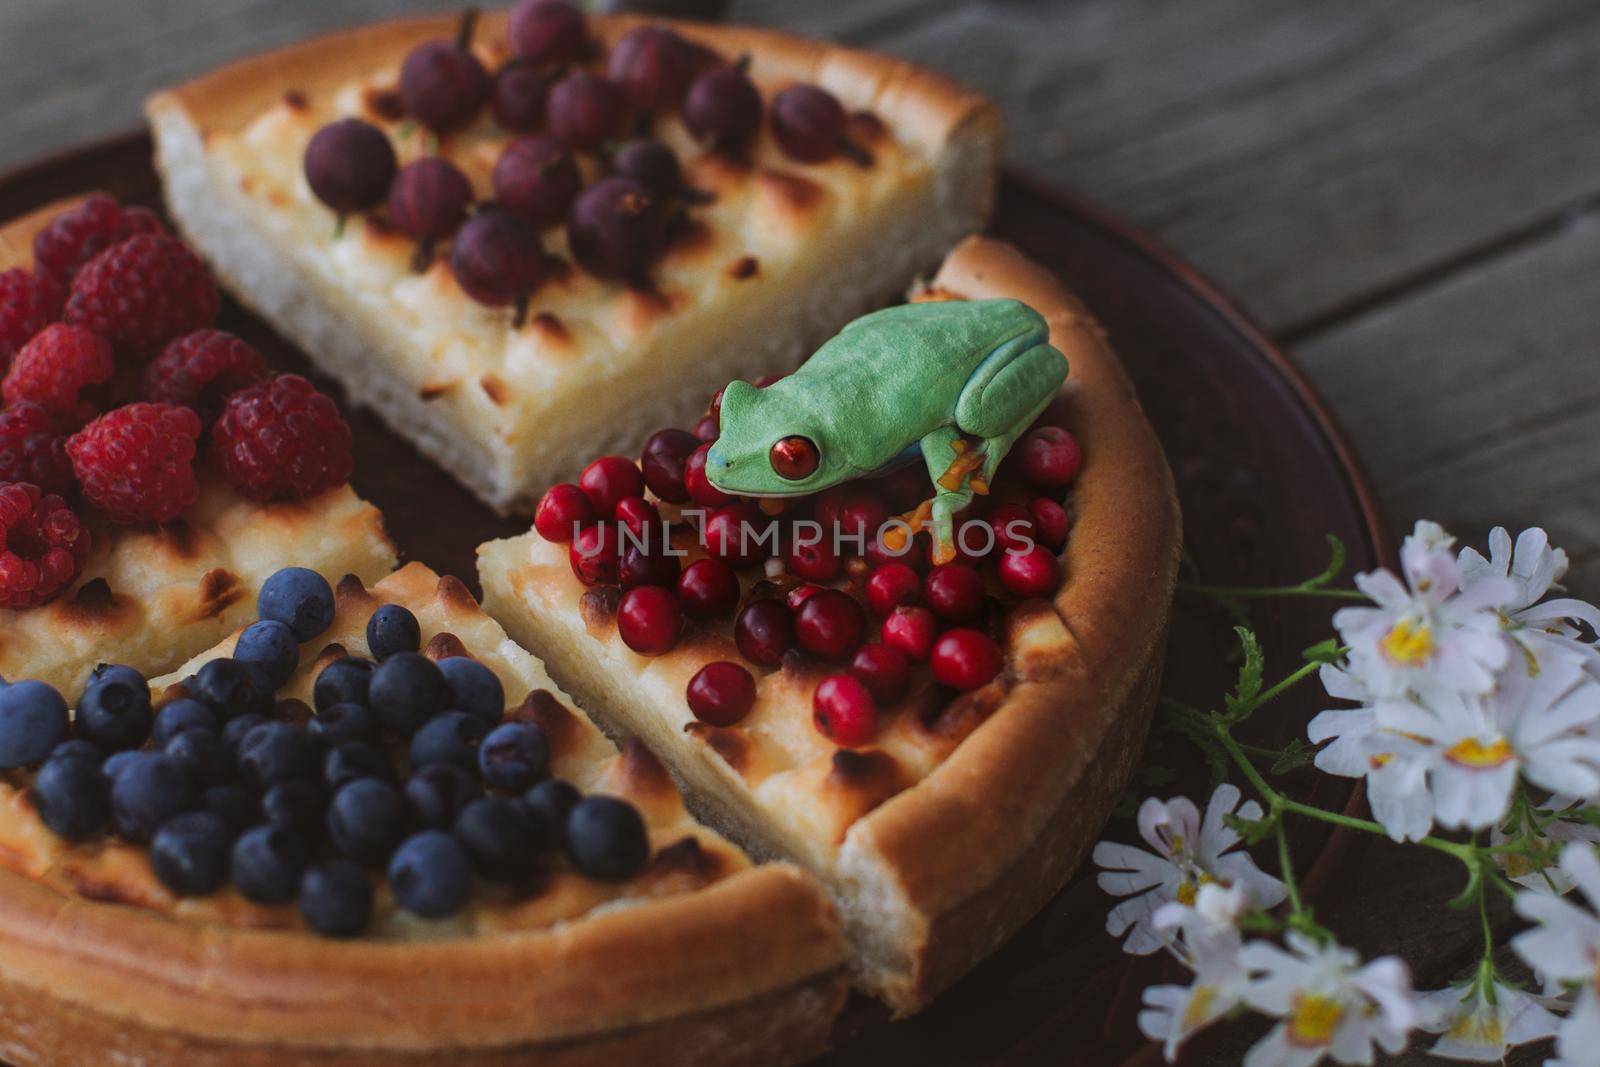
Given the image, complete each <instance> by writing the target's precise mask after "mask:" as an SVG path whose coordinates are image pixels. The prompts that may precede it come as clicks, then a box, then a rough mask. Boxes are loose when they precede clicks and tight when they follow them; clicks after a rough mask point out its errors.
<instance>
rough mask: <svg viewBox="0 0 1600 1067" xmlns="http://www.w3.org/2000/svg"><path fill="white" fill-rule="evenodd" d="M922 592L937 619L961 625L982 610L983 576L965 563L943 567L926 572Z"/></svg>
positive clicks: (949, 564) (948, 564) (947, 564)
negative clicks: (960, 623) (926, 575)
mask: <svg viewBox="0 0 1600 1067" xmlns="http://www.w3.org/2000/svg"><path fill="white" fill-rule="evenodd" d="M922 592H923V596H924V597H926V598H927V601H928V607H930V608H932V609H933V610H934V612H935V613H936V614H937V615H938V616H939V617H940V618H942V619H949V620H950V621H952V622H964V621H966V620H967V619H971V618H974V617H976V616H977V614H978V612H979V610H981V609H982V607H983V576H982V575H981V574H979V573H978V572H977V571H976V570H975V569H973V568H972V567H970V566H968V565H967V564H965V563H946V564H945V565H944V566H942V567H935V568H934V569H933V570H931V571H929V572H928V577H927V578H926V579H925V580H924V581H923V586H922Z"/></svg>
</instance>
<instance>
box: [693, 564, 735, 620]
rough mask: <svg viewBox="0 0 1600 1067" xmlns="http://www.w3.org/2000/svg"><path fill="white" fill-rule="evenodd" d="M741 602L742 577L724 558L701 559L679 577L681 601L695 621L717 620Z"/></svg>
mask: <svg viewBox="0 0 1600 1067" xmlns="http://www.w3.org/2000/svg"><path fill="white" fill-rule="evenodd" d="M738 601H739V578H738V576H737V575H735V574H734V573H733V568H732V567H730V566H728V565H727V564H726V563H724V562H722V561H721V560H720V559H697V560H695V561H694V562H693V563H691V564H689V565H688V566H687V567H685V568H684V569H683V574H681V575H680V576H679V577H678V602H679V604H681V605H682V607H683V613H684V614H685V615H687V616H689V618H691V619H699V620H702V621H704V620H707V619H714V618H716V617H717V616H719V615H726V614H727V613H728V612H730V611H732V610H733V606H734V605H735V604H736V603H738Z"/></svg>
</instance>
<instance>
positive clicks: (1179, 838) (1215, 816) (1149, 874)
mask: <svg viewBox="0 0 1600 1067" xmlns="http://www.w3.org/2000/svg"><path fill="white" fill-rule="evenodd" d="M1239 799H1240V793H1239V789H1238V787H1237V786H1234V785H1229V784H1226V783H1224V784H1223V785H1219V786H1218V787H1217V789H1216V792H1214V793H1212V794H1211V801H1210V803H1209V804H1207V805H1206V815H1205V821H1204V822H1203V823H1202V822H1201V819H1200V812H1199V810H1198V809H1197V808H1196V807H1195V805H1194V802H1193V801H1191V800H1190V799H1189V798H1187V797H1175V798H1173V799H1172V800H1169V801H1167V802H1166V803H1162V802H1161V801H1159V800H1157V799H1155V798H1154V797H1151V798H1149V799H1147V800H1146V801H1145V802H1144V803H1143V804H1141V805H1140V806H1139V818H1138V823H1139V836H1140V837H1142V838H1144V840H1145V841H1146V842H1147V843H1148V844H1149V845H1150V847H1151V848H1152V849H1153V850H1154V852H1153V853H1152V852H1147V851H1145V850H1144V849H1141V848H1135V847H1134V846H1132V845H1124V844H1119V843H1117V842H1112V841H1102V842H1100V843H1099V844H1098V845H1096V846H1095V847H1094V862H1095V863H1096V864H1098V865H1099V866H1101V867H1104V868H1106V870H1103V871H1101V872H1100V877H1099V885H1100V888H1101V889H1103V890H1105V891H1106V892H1107V893H1110V894H1111V895H1112V896H1119V897H1131V899H1129V900H1124V901H1123V902H1122V903H1120V904H1118V905H1117V906H1116V907H1114V908H1112V909H1111V914H1110V915H1108V916H1107V917H1106V930H1107V931H1109V932H1110V934H1111V936H1112V937H1121V936H1122V935H1123V933H1125V932H1126V933H1127V934H1128V939H1127V940H1126V941H1124V942H1123V944H1122V949H1123V951H1124V952H1131V953H1133V954H1135V955H1139V956H1144V955H1148V954H1150V953H1152V952H1155V951H1156V950H1157V949H1160V948H1161V947H1163V946H1165V945H1167V944H1169V943H1170V942H1171V941H1172V934H1171V932H1170V931H1162V930H1158V929H1156V927H1155V924H1154V923H1153V922H1152V919H1153V917H1154V915H1155V912H1156V909H1157V908H1159V907H1161V906H1162V905H1163V904H1169V903H1172V902H1173V901H1177V902H1178V903H1181V904H1184V905H1192V904H1194V902H1195V899H1196V897H1197V896H1198V894H1199V890H1200V887H1201V886H1202V885H1205V884H1208V883H1212V882H1215V883H1218V884H1220V885H1223V886H1231V885H1238V886H1241V887H1243V888H1244V890H1245V891H1246V892H1248V893H1249V894H1250V900H1251V901H1252V902H1253V904H1254V905H1255V906H1256V907H1258V908H1270V907H1273V906H1274V905H1276V904H1277V903H1278V902H1279V901H1281V900H1282V899H1283V896H1284V886H1283V883H1282V882H1280V881H1279V880H1278V879H1276V878H1274V877H1272V876H1271V875H1269V874H1267V873H1265V872H1264V871H1262V870H1261V869H1260V868H1259V867H1257V866H1256V865H1255V861H1254V860H1252V859H1251V858H1250V856H1249V854H1248V853H1245V852H1233V851H1230V850H1231V849H1233V848H1234V846H1236V845H1238V844H1239V840H1240V838H1239V835H1238V834H1236V833H1234V832H1233V830H1231V829H1229V828H1228V826H1227V824H1226V823H1224V822H1223V816H1225V815H1231V814H1235V811H1234V809H1235V808H1237V809H1238V811H1237V814H1238V816H1239V817H1240V818H1242V819H1259V818H1261V805H1260V804H1257V803H1256V802H1255V801H1253V800H1251V801H1247V802H1245V803H1244V804H1243V805H1241V804H1240V803H1239ZM1133 894H1139V895H1137V896H1134V895H1133Z"/></svg>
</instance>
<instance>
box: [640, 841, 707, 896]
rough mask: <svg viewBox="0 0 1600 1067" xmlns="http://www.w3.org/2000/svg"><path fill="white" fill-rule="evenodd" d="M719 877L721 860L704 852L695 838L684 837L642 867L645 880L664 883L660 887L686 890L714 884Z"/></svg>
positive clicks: (662, 850)
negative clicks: (709, 883)
mask: <svg viewBox="0 0 1600 1067" xmlns="http://www.w3.org/2000/svg"><path fill="white" fill-rule="evenodd" d="M720 874H722V857H721V856H719V855H717V854H716V853H715V852H707V851H706V850H705V849H704V848H703V847H701V845H700V839H699V838H697V837H685V838H682V839H681V840H678V841H674V842H673V843H672V844H670V845H667V846H666V847H665V848H663V849H661V851H659V852H657V853H656V854H655V856H654V857H652V858H651V860H650V866H648V867H646V868H645V877H646V878H649V879H651V880H652V881H661V882H665V883H667V884H666V885H663V886H662V887H661V888H664V889H665V888H669V887H670V888H671V889H673V890H674V891H679V892H681V891H686V890H689V889H692V888H694V887H695V886H698V885H704V884H706V883H708V882H712V881H715V880H716V878H717V877H718V876H719V875H720Z"/></svg>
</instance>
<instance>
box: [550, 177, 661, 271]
mask: <svg viewBox="0 0 1600 1067" xmlns="http://www.w3.org/2000/svg"><path fill="white" fill-rule="evenodd" d="M567 247H568V248H569V249H570V250H571V252H572V258H574V259H576V260H577V261H578V265H579V266H581V267H583V269H584V270H586V271H588V272H589V273H590V274H592V275H594V276H595V277H596V278H615V279H619V280H622V281H634V282H637V281H640V280H642V279H643V278H644V276H645V272H646V271H647V270H648V269H649V268H650V265H651V264H652V263H654V262H655V261H656V260H657V259H658V258H660V256H661V253H662V252H664V251H665V250H666V247H667V214H666V210H665V209H664V207H663V204H662V200H661V198H660V197H659V196H657V195H656V194H655V193H654V192H653V191H652V190H651V189H649V188H648V187H647V186H644V185H641V184H639V183H638V182H636V181H634V180H633V179H632V178H625V177H623V176H622V175H620V174H613V175H611V176H610V177H608V178H601V179H600V180H599V181H597V182H595V183H594V184H593V185H591V186H589V188H587V189H585V190H584V191H583V192H582V193H580V194H579V196H578V199H577V200H576V201H575V202H574V203H573V205H572V211H571V213H570V214H569V215H568V216H567Z"/></svg>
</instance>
